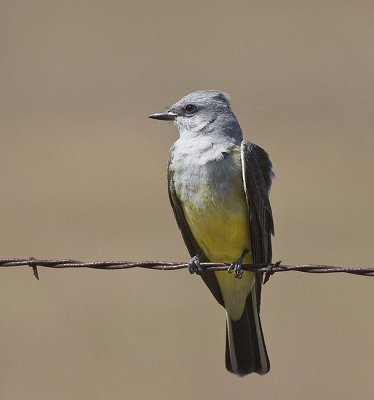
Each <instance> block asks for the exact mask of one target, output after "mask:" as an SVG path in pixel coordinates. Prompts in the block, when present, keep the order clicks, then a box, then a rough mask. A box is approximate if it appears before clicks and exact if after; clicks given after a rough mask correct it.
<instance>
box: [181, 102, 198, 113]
mask: <svg viewBox="0 0 374 400" xmlns="http://www.w3.org/2000/svg"><path fill="white" fill-rule="evenodd" d="M184 109H185V110H186V112H188V114H192V113H194V112H195V111H197V107H196V106H195V104H187V105H186V107H184Z"/></svg>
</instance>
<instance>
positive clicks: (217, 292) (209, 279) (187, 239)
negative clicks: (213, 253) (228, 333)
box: [168, 159, 223, 306]
mask: <svg viewBox="0 0 374 400" xmlns="http://www.w3.org/2000/svg"><path fill="white" fill-rule="evenodd" d="M170 162H171V160H170V159H169V165H168V191H169V200H170V204H171V206H172V208H173V212H174V216H175V219H176V220H177V224H178V227H179V229H180V231H181V232H182V236H183V240H184V243H185V244H186V247H187V249H188V251H189V253H190V255H191V257H194V256H195V255H198V256H199V259H200V261H201V262H208V261H209V260H208V257H207V256H206V255H205V254H204V252H203V251H202V249H201V248H200V246H199V245H198V244H197V242H196V240H195V238H194V237H193V235H192V233H191V230H190V228H189V226H188V223H187V220H186V217H185V215H184V212H183V208H182V206H181V203H180V201H179V198H178V196H177V193H176V191H175V185H174V177H173V172H172V169H171V168H170ZM201 277H202V279H203V280H204V282H205V284H206V285H207V286H208V288H209V289H210V291H211V292H212V294H213V296H214V297H215V298H216V300H217V301H218V303H219V304H221V305H222V306H223V297H222V293H221V289H220V287H219V284H218V281H217V278H216V275H215V274H213V273H211V272H202V273H201Z"/></svg>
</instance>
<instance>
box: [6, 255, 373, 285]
mask: <svg viewBox="0 0 374 400" xmlns="http://www.w3.org/2000/svg"><path fill="white" fill-rule="evenodd" d="M200 265H201V267H202V269H203V270H205V271H224V270H227V268H228V267H229V265H230V264H224V263H201V264H200ZM25 266H28V267H31V268H32V270H33V273H34V276H35V278H37V279H39V274H38V268H39V267H43V268H91V269H103V270H119V269H130V268H144V269H153V270H161V271H175V270H180V269H185V268H188V267H189V264H188V263H178V262H169V261H95V262H84V261H78V260H71V259H61V260H38V259H36V258H34V257H30V258H1V259H0V267H5V268H7V267H25ZM242 270H243V271H249V270H250V271H256V272H265V279H264V283H265V282H267V281H268V280H269V278H270V276H271V275H272V274H274V273H278V272H289V271H298V272H307V273H314V274H330V273H346V274H353V275H361V276H374V267H358V266H357V267H341V266H333V265H321V264H296V265H287V264H282V262H281V261H278V262H276V263H269V264H243V266H242Z"/></svg>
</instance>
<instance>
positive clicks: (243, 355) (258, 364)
mask: <svg viewBox="0 0 374 400" xmlns="http://www.w3.org/2000/svg"><path fill="white" fill-rule="evenodd" d="M255 292H256V290H255V288H253V289H252V292H251V294H250V295H249V296H248V298H247V301H246V305H245V307H244V311H243V314H242V316H241V317H240V319H239V320H237V321H233V320H231V319H230V316H229V315H228V314H227V313H226V368H227V369H228V370H229V371H230V372H232V373H234V374H236V375H239V376H243V375H247V374H250V373H252V372H256V373H257V374H261V375H263V374H266V373H267V372H269V370H270V362H269V358H268V354H267V351H266V346H265V341H264V335H263V332H262V328H261V320H260V315H259V312H258V307H257V300H256V293H255Z"/></svg>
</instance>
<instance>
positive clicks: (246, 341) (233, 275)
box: [149, 90, 274, 376]
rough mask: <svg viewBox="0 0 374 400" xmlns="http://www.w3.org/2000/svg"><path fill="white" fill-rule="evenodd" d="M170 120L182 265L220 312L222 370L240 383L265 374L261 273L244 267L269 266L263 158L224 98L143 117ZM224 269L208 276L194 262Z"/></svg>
mask: <svg viewBox="0 0 374 400" xmlns="http://www.w3.org/2000/svg"><path fill="white" fill-rule="evenodd" d="M149 117H150V118H152V119H156V120H164V121H172V122H173V123H174V125H175V126H176V127H177V128H178V131H179V139H178V140H177V141H176V142H175V143H174V144H173V145H172V147H171V149H170V157H169V162H168V193H169V199H170V203H171V206H172V208H173V212H174V215H175V218H176V221H177V225H178V227H179V229H180V230H181V233H182V236H183V239H184V242H185V244H186V247H187V249H188V251H189V253H190V255H191V257H192V259H191V261H190V262H189V264H188V267H189V270H190V272H191V273H193V272H196V273H197V274H199V275H200V276H201V278H202V279H203V281H204V282H205V284H206V285H207V286H208V288H209V289H210V291H211V292H212V294H213V296H214V297H215V299H216V300H217V301H218V303H219V304H220V305H222V306H223V307H224V308H225V310H226V352H225V364H226V368H227V370H228V371H230V372H232V373H233V374H236V375H238V376H244V375H247V374H250V373H257V374H260V375H263V374H266V373H267V372H268V371H269V370H270V362H269V357H268V354H267V350H266V346H265V340H264V335H263V331H262V326H261V320H260V302H261V287H262V278H263V277H262V275H263V273H261V272H255V271H253V272H252V271H248V270H243V269H242V264H257V263H270V262H271V257H272V247H271V236H272V235H274V223H273V216H272V210H271V206H270V201H269V191H270V186H271V183H272V179H273V177H274V173H273V170H272V163H271V161H270V158H269V155H268V153H267V152H266V151H265V150H263V149H262V148H261V147H260V146H258V145H256V144H254V143H252V142H250V141H247V140H245V139H243V133H242V130H241V128H240V125H239V123H238V121H237V119H236V117H235V115H234V113H233V111H232V108H231V101H230V97H229V95H228V94H227V93H225V92H222V91H218V90H198V91H195V92H192V93H189V94H187V95H186V96H184V97H183V98H181V99H180V100H179V101H177V102H176V103H175V104H174V105H172V106H171V107H169V108H167V109H166V110H165V111H162V112H156V113H154V114H151V115H150V116H149ZM201 262H215V263H228V264H229V267H228V271H215V272H212V271H206V270H204V269H203V268H202V267H201V265H200V263H201Z"/></svg>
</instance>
